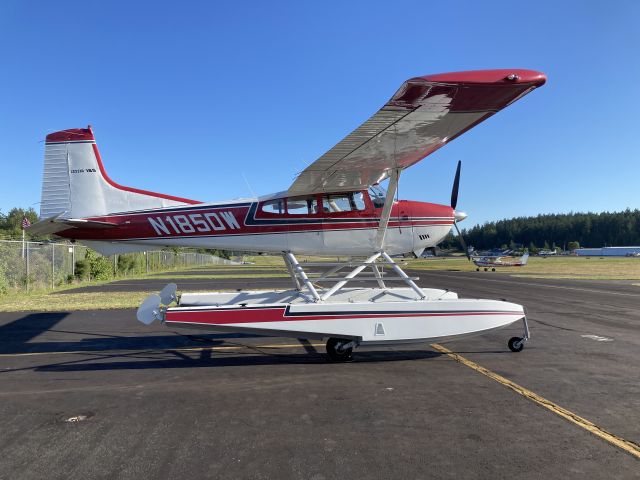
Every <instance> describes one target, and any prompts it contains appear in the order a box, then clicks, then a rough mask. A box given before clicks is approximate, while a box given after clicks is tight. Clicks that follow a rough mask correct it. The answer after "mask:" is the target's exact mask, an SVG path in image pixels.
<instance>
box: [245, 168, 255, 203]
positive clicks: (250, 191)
mask: <svg viewBox="0 0 640 480" xmlns="http://www.w3.org/2000/svg"><path fill="white" fill-rule="evenodd" d="M242 178H244V183H246V184H247V188H248V189H249V193H251V196H252V197H257V195H256V192H254V191H253V188H251V185H249V180H247V177H246V175H245V174H244V172H242Z"/></svg>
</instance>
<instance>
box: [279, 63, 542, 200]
mask: <svg viewBox="0 0 640 480" xmlns="http://www.w3.org/2000/svg"><path fill="white" fill-rule="evenodd" d="M545 81H546V78H545V76H544V75H543V74H542V73H539V72H535V71H531V70H481V71H473V72H460V73H450V74H440V75H429V76H425V77H416V78H412V79H410V80H407V81H406V82H405V83H404V84H403V85H402V86H401V87H400V89H399V90H398V91H397V92H396V93H395V95H393V97H391V99H390V100H389V101H388V102H387V103H386V104H385V105H384V106H383V107H382V108H381V109H380V110H378V112H376V113H375V114H374V115H373V116H372V117H371V118H369V119H368V120H367V121H366V122H364V123H363V124H362V125H361V126H359V127H358V128H357V129H355V130H354V131H353V132H351V133H350V134H349V135H347V136H346V137H345V138H344V139H343V140H341V141H340V142H339V143H338V144H337V145H336V146H334V147H333V148H331V149H330V150H329V151H328V152H326V153H325V154H324V155H322V156H321V157H320V158H319V159H317V160H316V161H315V162H313V163H312V164H311V165H309V166H308V167H307V168H306V169H305V170H304V171H302V172H301V173H300V174H299V175H298V177H297V178H296V180H295V181H294V183H293V184H292V185H291V187H290V188H289V191H288V193H289V194H295V195H300V194H310V193H317V192H336V191H350V190H358V189H364V188H367V187H369V186H371V185H375V184H377V183H379V182H381V181H382V180H384V179H385V178H387V177H388V176H389V172H390V171H391V170H392V169H405V168H407V167H410V166H411V165H413V164H415V163H417V162H419V161H420V160H422V159H423V158H424V157H426V156H427V155H429V154H431V153H433V152H434V151H435V150H437V149H438V148H440V147H442V146H443V145H445V144H446V143H448V142H450V141H451V140H453V139H454V138H456V137H457V136H459V135H461V134H462V133H464V132H465V131H467V130H468V129H470V128H472V127H473V126H475V125H477V124H478V123H480V122H482V121H483V120H485V119H487V118H488V117H490V116H491V115H493V114H494V113H496V112H497V111H499V110H501V109H503V108H504V107H506V106H508V105H509V104H511V103H513V102H514V101H515V100H518V99H519V98H521V97H523V96H524V95H526V94H527V93H529V92H530V91H531V90H533V89H535V88H536V87H539V86H541V85H543V84H544V82H545Z"/></svg>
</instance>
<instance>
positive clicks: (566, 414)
mask: <svg viewBox="0 0 640 480" xmlns="http://www.w3.org/2000/svg"><path fill="white" fill-rule="evenodd" d="M431 347H433V348H435V349H436V350H437V351H439V352H440V353H444V354H445V355H448V356H449V357H451V358H452V359H454V360H455V361H456V362H458V363H461V364H463V365H466V366H467V367H469V368H472V369H473V370H475V371H476V372H478V373H481V374H482V375H484V376H486V377H489V378H491V379H492V380H495V381H496V382H498V383H501V384H502V385H504V386H505V387H508V388H510V389H511V390H513V391H514V392H516V393H519V394H520V395H522V396H523V397H525V398H528V399H529V400H531V401H533V402H535V403H537V404H538V405H540V406H542V407H544V408H546V409H547V410H550V411H552V412H553V413H555V414H557V415H559V416H561V417H562V418H564V419H565V420H568V421H570V422H571V423H573V424H575V425H577V426H579V427H581V428H584V429H585V430H587V431H588V432H590V433H592V434H594V435H596V436H597V437H600V438H602V439H603V440H606V441H607V442H609V443H610V444H612V445H614V446H616V447H618V448H620V449H622V450H624V451H625V452H627V453H630V454H631V455H633V456H634V457H636V458H640V445H638V444H637V443H634V442H631V441H629V440H625V439H624V438H621V437H618V436H617V435H614V434H613V433H610V432H607V431H606V430H604V429H603V428H600V427H599V426H597V425H596V424H594V423H593V422H590V421H589V420H587V419H586V418H582V417H581V416H579V415H576V414H575V413H573V412H571V411H569V410H567V409H566V408H562V407H561V406H559V405H556V404H555V403H553V402H552V401H550V400H547V399H546V398H544V397H541V396H540V395H538V394H537V393H534V392H532V391H531V390H528V389H526V388H524V387H522V386H520V385H518V384H517V383H514V382H512V381H511V380H509V379H507V378H504V377H503V376H501V375H498V374H497V373H494V372H492V371H491V370H489V369H487V368H484V367H483V366H481V365H478V364H477V363H475V362H472V361H471V360H469V359H467V358H465V357H463V356H462V355H460V354H457V353H454V352H452V351H451V350H449V349H448V348H446V347H443V346H442V345H439V344H437V343H434V344H432V345H431Z"/></svg>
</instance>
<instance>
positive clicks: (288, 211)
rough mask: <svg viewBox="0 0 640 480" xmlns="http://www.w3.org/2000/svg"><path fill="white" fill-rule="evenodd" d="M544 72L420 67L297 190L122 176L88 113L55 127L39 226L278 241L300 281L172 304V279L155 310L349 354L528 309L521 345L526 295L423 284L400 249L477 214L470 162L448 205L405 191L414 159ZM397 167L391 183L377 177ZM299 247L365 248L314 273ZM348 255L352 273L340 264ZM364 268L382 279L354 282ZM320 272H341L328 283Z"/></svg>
mask: <svg viewBox="0 0 640 480" xmlns="http://www.w3.org/2000/svg"><path fill="white" fill-rule="evenodd" d="M545 81H546V78H545V76H544V74H542V73H540V72H536V71H531V70H521V69H511V70H482V71H468V72H458V73H447V74H438V75H427V76H424V77H415V78H412V79H410V80H407V81H406V82H404V83H403V84H402V86H401V87H400V89H399V90H398V91H397V92H396V93H395V94H394V95H393V96H392V97H391V99H390V100H389V101H388V102H386V103H385V104H384V105H383V107H382V108H381V109H380V110H379V111H378V112H376V113H375V114H374V115H373V116H372V117H371V118H369V119H368V120H367V121H366V122H364V123H363V124H362V125H361V126H360V127H358V128H357V129H356V130H354V131H353V132H351V133H350V134H349V135H347V136H346V137H345V138H344V139H343V140H341V141H340V142H339V143H338V144H337V145H336V146H334V147H333V148H331V149H330V150H329V151H328V152H326V153H325V154H324V155H322V156H321V157H320V158H319V159H317V160H316V161H315V162H313V163H312V164H311V165H309V166H308V167H307V168H306V169H305V170H304V171H302V172H301V173H300V174H299V175H298V176H297V178H296V180H295V181H294V182H293V184H291V185H290V186H289V188H288V189H287V190H285V191H282V192H278V193H274V194H270V195H265V196H262V197H259V198H247V199H241V200H233V201H225V202H211V203H210V202H200V201H196V200H190V199H186V198H180V197H175V196H171V195H165V194H160V193H154V192H149V191H145V190H140V189H137V188H131V187H125V186H122V185H119V184H118V183H116V182H114V181H113V180H111V179H110V178H109V176H108V175H107V173H106V171H105V168H104V165H103V162H102V159H101V157H100V153H99V151H98V147H97V145H96V142H95V137H94V134H93V131H92V129H91V127H88V128H86V129H84V128H77V129H70V130H63V131H59V132H55V133H52V134H49V135H47V137H46V147H45V165H44V179H43V186H42V202H41V212H40V216H41V221H40V222H38V223H36V224H34V225H33V226H32V227H30V229H31V231H32V232H34V233H38V232H40V233H55V234H56V235H58V236H60V237H63V238H68V239H73V240H77V241H79V242H81V243H83V244H85V245H87V246H89V247H91V248H92V249H95V250H97V251H99V252H101V253H103V254H105V255H111V254H116V253H126V252H133V251H144V250H152V249H162V248H165V247H175V246H181V247H203V248H216V249H231V250H243V251H254V252H271V253H279V254H282V255H283V258H284V259H285V263H286V265H287V267H288V268H289V271H290V273H291V276H292V280H293V282H294V287H295V288H294V289H293V290H292V291H287V292H242V293H241V294H226V293H212V294H183V295H182V296H181V297H180V300H179V305H178V306H177V307H167V306H166V305H168V304H169V303H171V302H173V301H174V300H177V298H176V296H175V285H173V286H170V287H169V288H168V289H166V290H165V291H163V292H162V295H161V296H160V297H158V296H155V297H153V298H151V299H149V300H148V301H147V302H145V304H143V306H142V307H141V309H140V311H139V319H141V320H143V321H145V322H149V321H153V319H154V318H159V319H161V320H163V321H165V322H166V323H167V324H172V325H174V326H175V325H178V326H195V327H204V326H206V327H211V328H215V329H216V330H219V329H228V330H243V331H245V330H246V331H255V332H260V333H271V334H275V335H293V336H296V337H304V336H306V337H308V338H314V337H322V338H328V339H329V340H328V343H327V351H328V352H329V355H330V356H331V357H332V358H334V359H338V360H339V359H346V358H350V356H351V351H352V349H353V348H354V347H355V346H357V345H360V344H367V343H374V344H375V343H389V342H395V343H399V342H409V341H422V340H433V339H446V338H451V337H456V336H460V335H466V334H469V333H474V332H480V331H485V330H487V329H490V328H497V327H500V326H504V325H507V324H510V323H513V322H514V321H516V320H519V319H524V321H525V335H524V337H523V338H516V337H514V338H515V340H514V339H512V342H511V343H510V347H512V349H514V350H518V349H522V345H523V343H524V340H526V339H527V338H528V329H527V328H526V318H525V317H524V311H523V309H522V307H521V306H520V305H515V304H511V303H507V302H496V301H492V300H482V301H480V300H461V299H458V298H457V295H456V294H455V293H453V292H448V291H444V290H436V289H424V288H420V287H418V286H417V285H416V284H415V282H414V281H413V279H411V278H409V277H408V276H407V275H406V274H405V273H404V272H403V271H402V270H401V269H400V267H399V266H398V265H397V264H396V263H395V262H394V261H393V260H392V258H391V255H394V254H407V253H414V254H416V255H420V254H421V253H422V251H423V250H424V249H425V248H429V247H433V246H435V245H436V244H438V243H439V242H440V241H441V240H442V239H443V238H444V237H445V236H446V235H447V234H448V233H449V231H450V229H451V227H452V225H453V226H455V224H456V222H457V221H460V220H462V219H464V218H465V217H466V215H465V214H464V213H462V212H458V211H456V210H455V208H456V203H457V196H458V195H457V190H458V182H459V167H458V172H457V174H456V180H455V182H454V189H453V192H452V202H451V205H437V204H433V203H426V202H421V201H409V200H400V201H396V200H394V197H395V194H396V190H397V185H398V180H399V178H400V174H401V172H402V171H403V170H404V169H406V168H408V167H410V166H411V165H413V164H415V163H417V162H419V161H420V160H422V159H423V158H425V157H426V156H427V155H429V154H431V153H433V152H434V151H436V150H437V149H438V148H440V147H442V146H443V145H445V144H447V143H448V142H450V141H451V140H453V139H454V138H456V137H458V136H459V135H461V134H462V133H464V132H466V131H467V130H469V129H470V128H472V127H474V126H475V125H477V124H478V123H480V122H482V121H484V120H486V119H487V118H489V117H490V116H492V115H493V114H495V113H496V112H498V111H499V110H501V109H503V108H504V107H506V106H508V105H510V104H511V103H513V102H514V101H516V100H519V99H520V98H522V97H523V96H524V95H526V94H527V93H529V92H531V91H532V90H534V89H535V88H537V87H539V86H542V85H543V84H544V83H545ZM386 179H389V185H388V190H387V191H384V190H383V189H381V188H380V187H379V184H380V182H382V181H384V180H386ZM456 228H457V227H456ZM297 254H314V255H349V256H363V257H365V260H363V261H359V262H354V261H353V260H351V261H350V262H348V263H345V264H340V265H334V266H333V267H334V268H332V269H331V271H330V272H328V273H326V274H325V275H324V276H322V277H321V278H315V279H309V277H308V275H307V272H305V270H304V268H303V267H302V266H301V265H300V264H299V263H298V261H297V259H296V257H295V255H297ZM306 265H308V264H306ZM325 265H326V264H325ZM384 265H386V266H388V267H390V268H391V270H392V271H393V272H395V273H396V274H397V279H398V280H400V281H402V282H404V283H405V284H406V286H407V288H387V286H386V283H385V282H388V281H392V279H391V278H389V277H388V276H384V275H383V271H381V267H382V266H384ZM347 267H350V268H352V270H351V271H350V272H349V273H348V274H346V275H344V276H343V277H340V276H335V275H338V273H339V271H340V270H342V269H344V268H347ZM365 270H366V271H369V270H371V272H372V275H371V276H370V277H369V280H373V281H374V282H376V284H377V287H376V288H372V289H371V288H369V289H363V288H346V286H347V284H348V283H351V282H355V281H356V278H357V279H358V280H363V278H362V277H363V274H362V272H363V271H365ZM365 280H366V279H365ZM323 282H325V283H327V282H333V283H334V284H333V286H331V287H326V288H324V289H323V288H321V287H319V284H321V283H323ZM469 302H471V303H469ZM161 305H165V306H161Z"/></svg>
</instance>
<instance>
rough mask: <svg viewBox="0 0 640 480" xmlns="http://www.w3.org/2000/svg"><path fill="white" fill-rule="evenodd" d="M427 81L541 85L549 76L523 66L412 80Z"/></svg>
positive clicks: (438, 74) (446, 74) (427, 76)
mask: <svg viewBox="0 0 640 480" xmlns="http://www.w3.org/2000/svg"><path fill="white" fill-rule="evenodd" d="M418 79H420V80H424V81H427V82H438V83H455V84H463V85H464V84H488V85H500V84H508V85H513V84H516V85H523V84H526V85H533V86H536V87H541V86H542V85H544V84H545V82H546V81H547V76H546V75H545V74H544V73H542V72H539V71H536V70H526V69H522V68H502V69H495V70H468V71H464V72H450V73H437V74H434V75H425V76H422V77H416V78H414V79H411V80H418Z"/></svg>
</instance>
